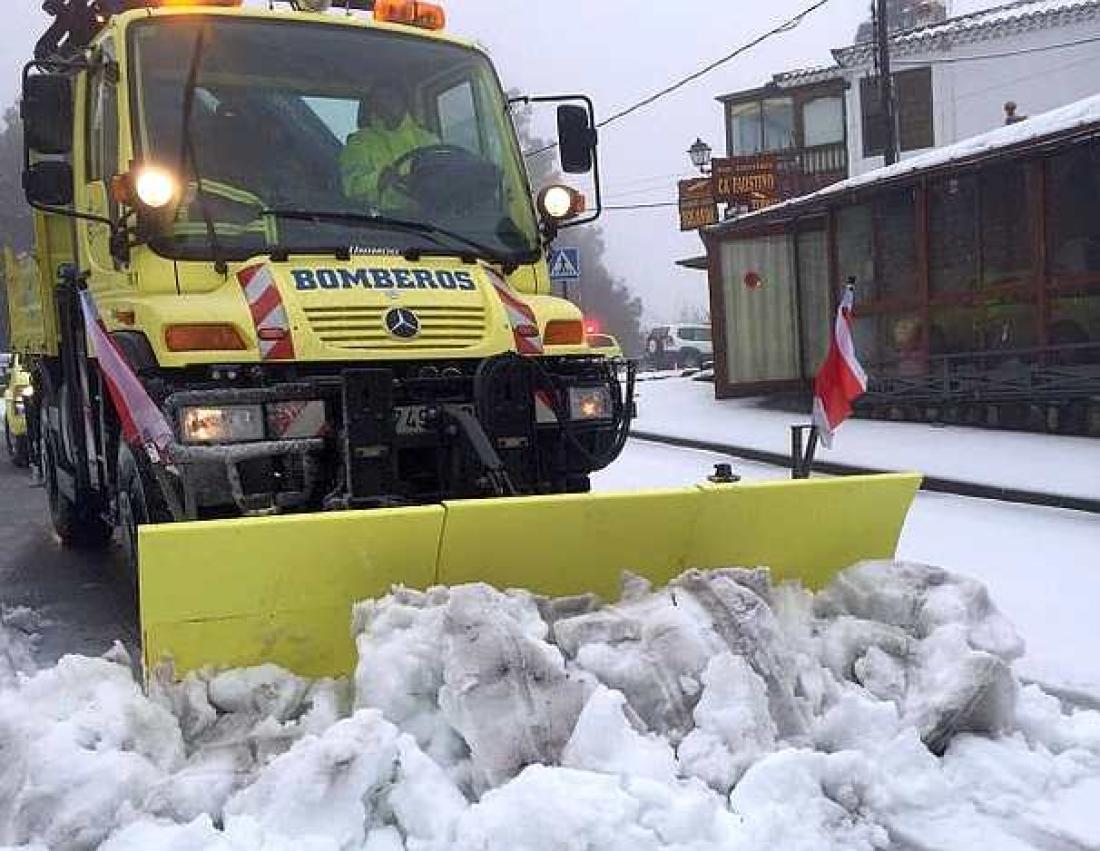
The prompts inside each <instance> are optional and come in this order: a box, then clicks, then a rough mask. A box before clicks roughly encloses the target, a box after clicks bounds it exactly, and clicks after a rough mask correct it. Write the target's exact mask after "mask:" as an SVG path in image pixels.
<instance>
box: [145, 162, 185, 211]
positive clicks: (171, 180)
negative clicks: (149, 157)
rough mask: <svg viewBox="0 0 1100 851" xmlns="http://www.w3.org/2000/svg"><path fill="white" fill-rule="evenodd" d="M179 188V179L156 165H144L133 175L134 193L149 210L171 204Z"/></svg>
mask: <svg viewBox="0 0 1100 851" xmlns="http://www.w3.org/2000/svg"><path fill="white" fill-rule="evenodd" d="M179 188H180V187H179V181H177V180H176V177H175V175H173V174H172V172H170V171H168V170H166V169H163V168H157V167H156V166H145V167H144V168H142V169H141V170H140V171H139V172H138V173H137V174H136V175H135V176H134V194H135V195H137V198H138V200H139V201H140V202H141V203H142V204H144V205H145V206H146V207H149V208H150V209H151V210H160V209H163V208H165V207H167V206H168V205H169V204H171V203H172V199H173V198H175V197H176V193H177V192H179Z"/></svg>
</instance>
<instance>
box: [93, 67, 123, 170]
mask: <svg viewBox="0 0 1100 851" xmlns="http://www.w3.org/2000/svg"><path fill="white" fill-rule="evenodd" d="M103 56H104V59H105V60H107V61H110V57H111V53H110V51H109V48H108V47H105V48H104V51H103ZM87 127H88V138H87V144H86V145H85V151H86V161H85V176H86V178H87V182H88V183H92V182H95V181H99V180H102V181H105V182H106V181H109V180H110V179H111V177H113V176H114V174H115V173H116V172H117V171H118V86H117V84H115V83H114V82H112V81H111V80H110V79H108V75H107V73H106V70H105V66H104V65H102V64H101V65H100V66H99V67H98V69H97V70H95V71H94V72H93V73H92V74H90V75H89V77H88V122H87Z"/></svg>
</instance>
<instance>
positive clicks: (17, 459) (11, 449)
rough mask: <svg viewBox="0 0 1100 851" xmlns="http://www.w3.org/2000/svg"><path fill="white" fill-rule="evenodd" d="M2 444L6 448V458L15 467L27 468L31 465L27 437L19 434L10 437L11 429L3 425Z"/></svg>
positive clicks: (5, 424)
mask: <svg viewBox="0 0 1100 851" xmlns="http://www.w3.org/2000/svg"><path fill="white" fill-rule="evenodd" d="M4 443H5V444H6V445H7V448H8V458H9V459H10V460H11V463H12V464H14V465H15V466H16V467H29V466H30V463H31V458H30V449H29V447H28V445H27V436H26V435H25V434H21V435H19V436H18V437H12V434H11V428H10V427H9V426H8V424H7V422H5V423H4Z"/></svg>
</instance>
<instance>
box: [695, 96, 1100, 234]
mask: <svg viewBox="0 0 1100 851" xmlns="http://www.w3.org/2000/svg"><path fill="white" fill-rule="evenodd" d="M1091 124H1095V125H1096V126H1097V129H1098V130H1100V95H1093V96H1092V97H1087V98H1085V99H1084V100H1079V101H1074V102H1073V103H1071V104H1067V105H1066V106H1062V107H1059V108H1058V109H1052V110H1051V111H1050V112H1044V113H1041V114H1039V115H1035V116H1032V117H1030V118H1027V119H1025V120H1024V121H1020V122H1018V123H1016V124H1008V125H1006V126H1004V127H998V128H997V129H995V130H990V131H989V132H987V133H981V134H979V135H977V136H971V137H970V138H969V139H963V140H962V141H959V142H956V143H954V144H953V145H945V146H944V147H942V148H934V149H932V150H930V151H927V152H925V153H923V154H918V155H917V156H914V157H910V158H908V159H904V160H902V161H901V162H898V163H894V164H893V165H888V166H884V167H882V168H877V169H874V170H873V171H868V172H865V173H864V174H858V175H856V176H855V177H849V178H848V179H847V180H842V181H840V182H839V183H834V184H832V185H831V186H826V187H825V188H824V189H819V190H818V191H817V192H812V193H810V194H809V195H802V196H799V197H798V198H791V199H790V200H787V201H783V202H781V203H779V204H774V205H772V206H771V207H765V208H764V209H762V210H758V211H756V212H754V213H749V214H747V215H744V216H739V217H738V218H737V219H734V220H731V221H729V222H723V223H720V224H717V225H711V226H710V227H709V228H707V230H708V231H712V232H721V231H723V230H725V229H727V228H729V227H731V226H733V225H740V224H742V223H743V222H745V221H746V220H757V219H760V218H764V217H767V216H769V215H771V214H774V213H776V212H777V211H780V210H784V209H787V208H793V207H804V206H808V205H810V204H811V202H813V201H821V200H825V199H828V198H831V197H833V196H838V195H843V194H844V193H845V192H849V191H851V190H853V189H858V188H860V187H863V186H868V185H870V184H873V183H882V182H885V181H889V180H895V179H897V178H899V177H902V176H904V175H908V174H914V173H916V172H922V171H929V170H931V169H934V168H939V167H941V166H944V165H947V164H949V163H955V162H962V161H965V160H970V159H974V158H977V157H980V156H983V155H986V154H990V153H992V152H994V151H999V150H1004V149H1007V148H1013V147H1016V146H1019V145H1024V144H1026V143H1029V142H1036V141H1039V140H1042V139H1044V138H1046V137H1049V136H1057V135H1062V134H1064V133H1068V132H1070V131H1073V130H1077V129H1080V128H1084V127H1088V126H1089V125H1091Z"/></svg>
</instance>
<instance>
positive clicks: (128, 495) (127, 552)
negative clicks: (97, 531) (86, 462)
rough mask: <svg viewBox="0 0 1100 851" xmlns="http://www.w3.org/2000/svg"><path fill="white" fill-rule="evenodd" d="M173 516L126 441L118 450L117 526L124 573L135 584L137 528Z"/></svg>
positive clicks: (136, 575)
mask: <svg viewBox="0 0 1100 851" xmlns="http://www.w3.org/2000/svg"><path fill="white" fill-rule="evenodd" d="M171 519H172V515H171V513H170V512H169V510H168V506H167V505H166V504H165V502H164V498H163V497H162V496H161V494H160V488H159V487H158V486H157V484H156V482H154V481H153V478H152V476H149V475H148V474H147V473H144V472H143V470H142V465H141V464H140V463H139V462H138V459H137V458H136V457H134V453H133V452H132V451H131V450H130V447H128V446H126V444H122V445H121V446H120V447H119V450H118V527H119V533H120V537H121V539H122V551H123V555H124V558H125V560H126V574H127V576H129V577H130V579H131V580H132V581H133V582H134V583H135V584H136V583H137V579H138V529H139V528H140V527H142V526H146V525H149V524H151V523H167V522H168V521H170V520H171Z"/></svg>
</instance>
